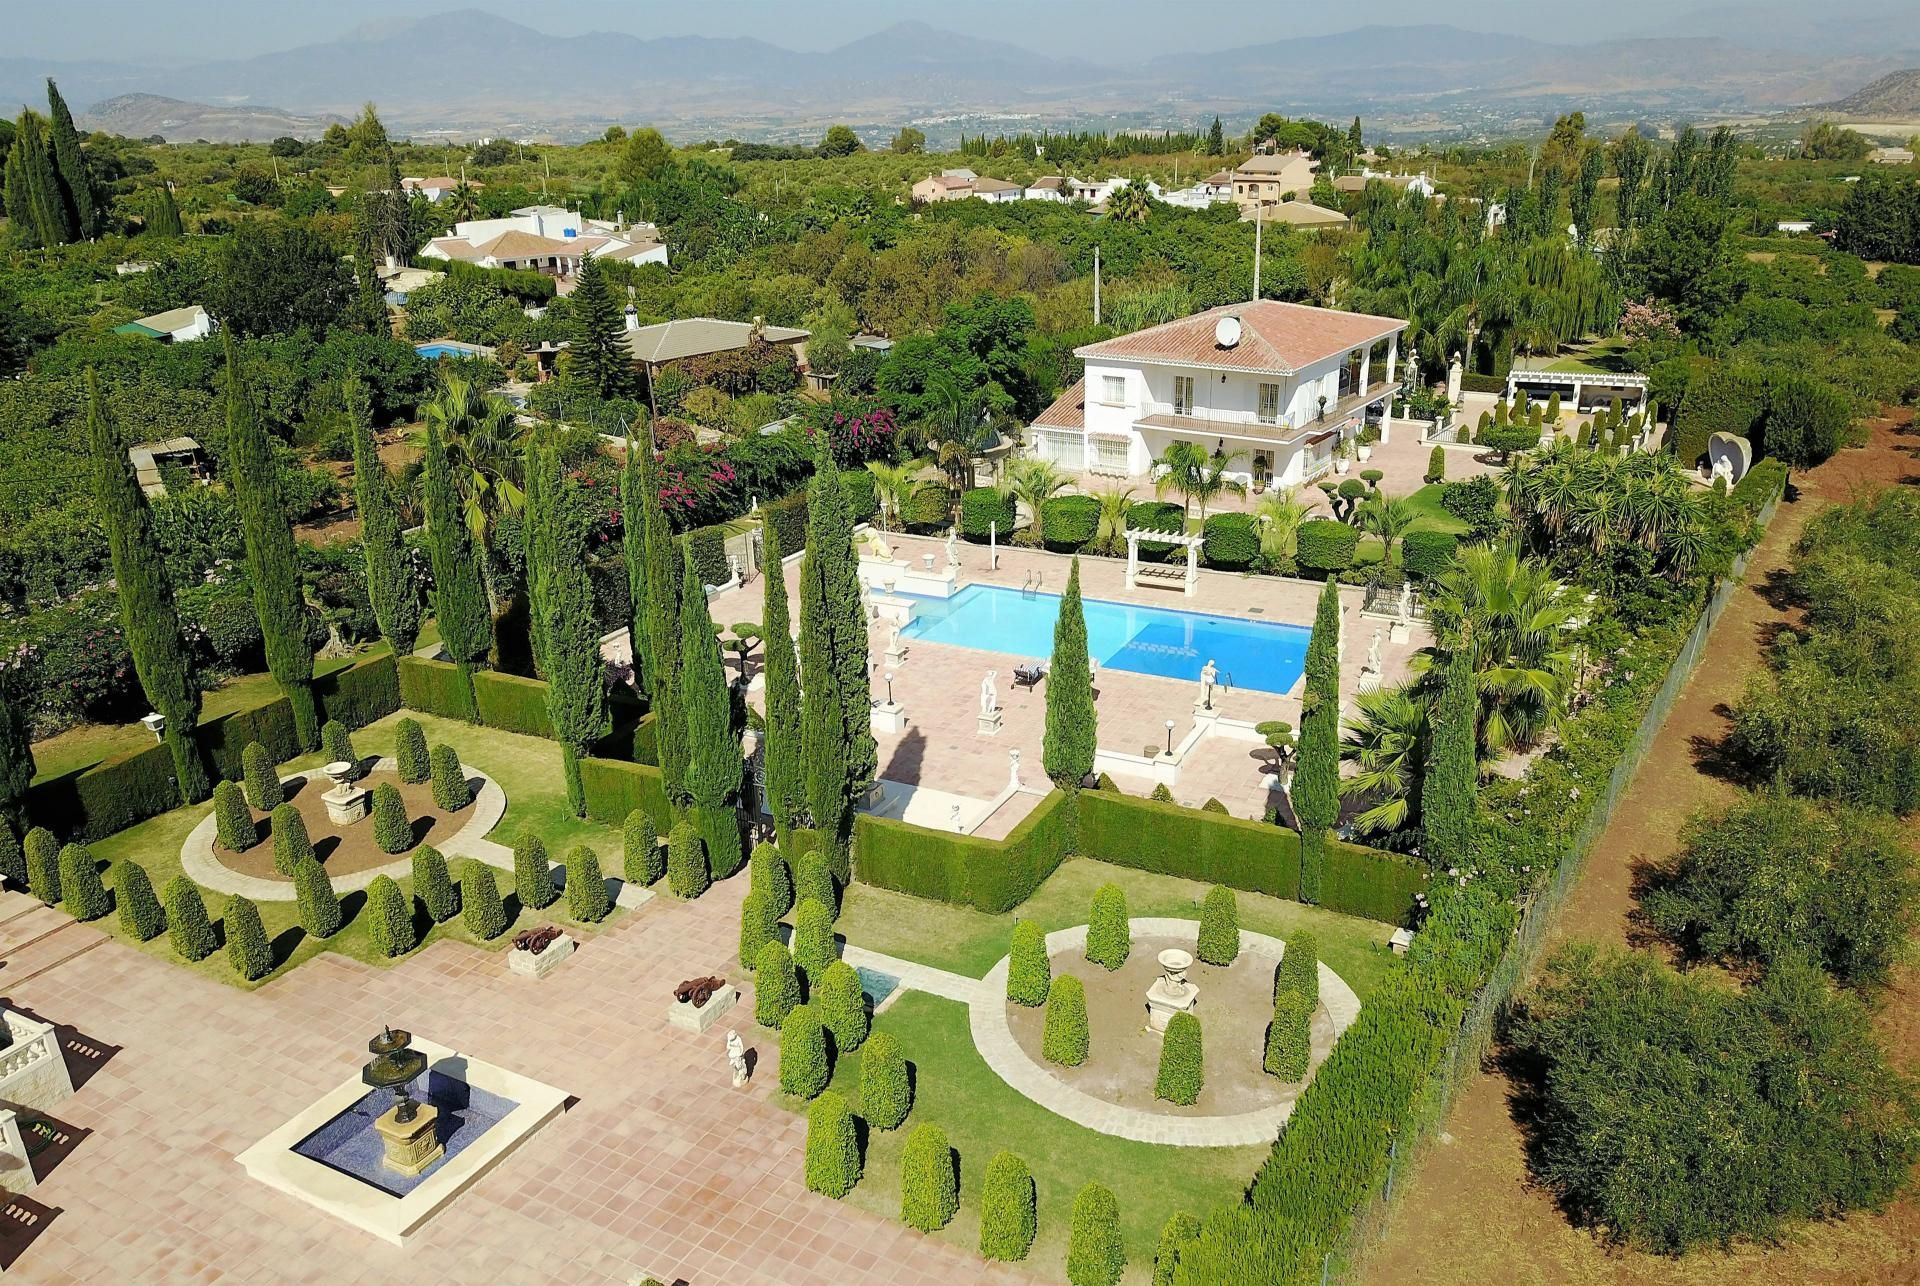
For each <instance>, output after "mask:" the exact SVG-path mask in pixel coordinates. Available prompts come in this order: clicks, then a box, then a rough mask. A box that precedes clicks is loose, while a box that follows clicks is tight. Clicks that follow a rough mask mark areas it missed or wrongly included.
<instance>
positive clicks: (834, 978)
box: [810, 960, 869, 1054]
mask: <svg viewBox="0 0 1920 1286" xmlns="http://www.w3.org/2000/svg"><path fill="white" fill-rule="evenodd" d="M810 1003H811V1004H812V1005H813V1007H814V1009H816V1010H817V1011H818V1012H819V1014H820V1021H821V1022H822V1023H823V1024H825V1026H826V1029H827V1030H828V1031H830V1032H832V1033H833V1052H834V1053H835V1054H851V1053H852V1052H853V1051H854V1050H856V1049H859V1048H860V1047H861V1046H862V1045H864V1044H866V1043H867V1025H868V1021H869V1020H868V1018H867V997H866V993H865V992H863V991H862V990H861V989H860V972H859V970H857V969H855V968H854V967H853V966H852V965H850V964H848V963H847V962H846V961H844V960H836V961H834V962H833V963H832V964H830V965H828V966H827V967H826V971H825V972H824V973H822V974H821V975H820V982H819V985H817V986H815V987H814V988H813V995H812V998H811V1001H810Z"/></svg>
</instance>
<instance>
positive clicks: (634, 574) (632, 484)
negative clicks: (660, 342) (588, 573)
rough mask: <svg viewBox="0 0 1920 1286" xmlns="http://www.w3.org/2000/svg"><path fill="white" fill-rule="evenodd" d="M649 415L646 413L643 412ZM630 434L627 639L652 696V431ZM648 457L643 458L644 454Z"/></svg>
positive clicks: (637, 675) (624, 473)
mask: <svg viewBox="0 0 1920 1286" xmlns="http://www.w3.org/2000/svg"><path fill="white" fill-rule="evenodd" d="M641 418H642V419H645V418H646V412H644V411H643V412H641ZM636 428H638V430H639V432H638V434H636V433H635V432H634V431H633V430H629V431H628V433H627V460H626V464H625V465H624V466H623V467H622V468H621V470H620V530H621V542H620V552H621V555H622V556H623V557H624V558H625V559H626V562H627V599H628V606H629V615H628V620H627V642H628V644H629V645H630V647H631V649H632V652H633V678H634V682H635V683H637V684H638V685H639V687H640V692H641V694H642V695H643V696H646V697H647V698H649V700H651V698H652V696H653V669H654V659H653V634H652V631H651V630H649V629H648V627H647V501H646V497H647V493H648V492H649V491H651V490H652V488H653V485H654V484H653V474H652V470H651V466H652V464H653V446H652V440H653V431H652V430H651V429H650V428H648V427H647V426H645V425H636ZM643 453H644V455H645V457H646V458H645V460H644V461H643V460H642V459H641V456H642V454H643Z"/></svg>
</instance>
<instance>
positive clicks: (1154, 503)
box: [1127, 500, 1187, 563]
mask: <svg viewBox="0 0 1920 1286" xmlns="http://www.w3.org/2000/svg"><path fill="white" fill-rule="evenodd" d="M1186 525H1187V515H1186V511H1185V510H1184V509H1182V508H1181V507H1180V506H1179V505H1176V504H1174V503H1173V501H1171V500H1143V501H1141V502H1140V503H1139V504H1137V505H1134V506H1133V507H1132V508H1130V509H1128V510H1127V526H1128V527H1130V528H1131V527H1141V528H1145V529H1146V530H1149V531H1172V532H1179V531H1184V530H1185V529H1186ZM1173 551H1174V546H1173V545H1170V544H1168V543H1167V542H1166V541H1164V540H1143V541H1141V542H1140V557H1141V559H1142V560H1144V561H1146V562H1153V563H1157V562H1164V561H1165V560H1166V559H1167V558H1168V556H1170V555H1171V554H1172V553H1173Z"/></svg>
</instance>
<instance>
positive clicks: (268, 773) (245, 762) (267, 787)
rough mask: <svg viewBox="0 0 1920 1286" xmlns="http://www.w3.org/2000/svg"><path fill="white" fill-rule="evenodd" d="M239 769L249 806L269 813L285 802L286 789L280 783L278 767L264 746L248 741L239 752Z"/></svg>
mask: <svg viewBox="0 0 1920 1286" xmlns="http://www.w3.org/2000/svg"><path fill="white" fill-rule="evenodd" d="M240 769H241V772H242V774H243V780H244V781H245V782H246V788H247V804H248V805H249V806H250V807H253V808H257V809H259V810H260V811H261V812H265V813H270V812H272V811H273V810H274V809H276V808H278V807H280V805H282V804H284V803H286V802H287V793H286V789H285V787H283V786H282V785H281V784H280V769H279V767H278V765H276V764H275V763H274V762H273V755H272V754H270V753H269V752H268V750H267V748H266V747H265V746H263V745H261V744H260V743H259V742H257V741H249V742H248V743H247V745H246V749H244V750H242V751H241V752H240Z"/></svg>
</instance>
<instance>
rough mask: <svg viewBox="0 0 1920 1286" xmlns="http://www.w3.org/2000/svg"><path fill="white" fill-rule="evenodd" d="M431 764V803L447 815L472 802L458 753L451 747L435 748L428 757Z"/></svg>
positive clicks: (471, 793) (465, 774)
mask: <svg viewBox="0 0 1920 1286" xmlns="http://www.w3.org/2000/svg"><path fill="white" fill-rule="evenodd" d="M428 758H429V759H430V760H431V762H432V764H433V802H434V803H436V804H438V805H440V807H442V808H444V809H446V810H447V811H448V812H449V813H457V812H459V811H460V810H461V809H463V808H465V807H466V806H467V805H468V804H471V803H472V802H473V792H472V791H471V790H469V789H468V788H467V773H466V770H465V769H464V768H462V767H461V766H460V752H459V751H457V750H455V749H454V748H453V747H452V746H435V747H434V748H433V752H432V754H431V755H429V756H428Z"/></svg>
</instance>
